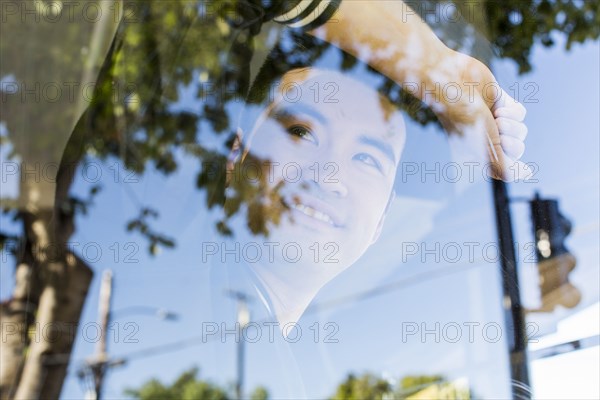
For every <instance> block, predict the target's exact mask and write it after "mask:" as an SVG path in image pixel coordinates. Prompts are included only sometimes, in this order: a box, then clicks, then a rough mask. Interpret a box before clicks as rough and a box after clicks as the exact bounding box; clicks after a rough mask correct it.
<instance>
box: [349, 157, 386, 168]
mask: <svg viewBox="0 0 600 400" xmlns="http://www.w3.org/2000/svg"><path fill="white" fill-rule="evenodd" d="M353 159H354V160H357V161H360V162H362V163H364V164H366V165H368V166H370V167H373V168H375V169H377V170H378V171H380V172H383V167H382V166H381V163H380V162H379V161H378V160H377V159H376V158H375V157H373V156H372V155H370V154H367V153H359V154H357V155H355V156H354V157H353Z"/></svg>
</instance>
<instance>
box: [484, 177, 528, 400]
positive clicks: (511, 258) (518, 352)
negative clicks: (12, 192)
mask: <svg viewBox="0 0 600 400" xmlns="http://www.w3.org/2000/svg"><path fill="white" fill-rule="evenodd" d="M492 189H493V193H494V206H495V209H496V227H497V231H498V243H499V246H500V267H501V271H502V289H503V306H504V311H505V319H506V328H507V330H508V332H509V333H510V334H509V335H507V337H508V343H509V351H510V371H511V378H512V394H513V398H514V399H530V398H531V392H530V390H529V371H528V366H527V336H526V331H525V318H524V315H523V307H522V305H521V296H520V293H519V278H518V275H517V257H516V253H515V248H514V239H513V231H512V222H511V216H510V208H509V206H510V204H509V198H508V190H507V187H506V184H505V183H504V182H502V181H499V180H495V179H493V180H492Z"/></svg>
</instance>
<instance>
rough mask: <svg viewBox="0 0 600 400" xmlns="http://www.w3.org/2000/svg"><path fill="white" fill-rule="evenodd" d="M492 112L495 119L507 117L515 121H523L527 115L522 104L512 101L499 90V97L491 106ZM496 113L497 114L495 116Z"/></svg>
mask: <svg viewBox="0 0 600 400" xmlns="http://www.w3.org/2000/svg"><path fill="white" fill-rule="evenodd" d="M492 112H493V113H494V116H495V117H507V118H511V119H514V120H517V121H523V120H524V119H525V115H526V114H527V109H526V108H525V106H523V104H521V103H519V102H518V101H517V100H515V99H513V98H512V97H511V96H510V95H509V94H508V93H506V91H505V90H504V89H500V96H498V98H497V99H496V101H495V102H494V105H493V106H492ZM496 112H498V113H499V114H498V115H497V114H496Z"/></svg>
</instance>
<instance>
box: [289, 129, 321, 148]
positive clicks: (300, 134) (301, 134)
mask: <svg viewBox="0 0 600 400" xmlns="http://www.w3.org/2000/svg"><path fill="white" fill-rule="evenodd" d="M287 131H288V133H289V134H290V135H292V136H293V137H294V138H298V139H303V140H308V141H310V142H313V143H315V144H316V143H317V139H316V138H315V136H314V135H313V134H312V132H311V131H310V129H309V128H307V127H305V126H302V125H292V126H290V127H289V128H288V129H287Z"/></svg>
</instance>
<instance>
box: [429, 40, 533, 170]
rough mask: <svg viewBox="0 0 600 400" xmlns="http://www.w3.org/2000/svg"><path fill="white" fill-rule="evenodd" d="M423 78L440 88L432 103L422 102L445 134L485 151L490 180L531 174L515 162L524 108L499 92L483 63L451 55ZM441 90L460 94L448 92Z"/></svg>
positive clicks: (521, 139)
mask: <svg viewBox="0 0 600 400" xmlns="http://www.w3.org/2000/svg"><path fill="white" fill-rule="evenodd" d="M428 75H429V79H432V78H437V79H438V81H439V80H441V82H439V83H440V88H441V90H440V91H439V92H438V93H436V96H438V97H437V98H436V99H435V100H438V102H439V103H438V104H435V101H432V99H431V98H428V99H426V102H427V103H429V104H430V105H431V107H432V108H433V110H434V111H435V112H436V114H437V116H438V118H439V119H440V121H441V122H442V125H444V128H445V129H446V130H447V132H448V133H457V134H459V135H461V136H465V139H466V140H467V141H469V142H474V143H475V144H476V145H478V147H479V148H482V147H481V145H483V146H485V148H487V153H488V158H489V161H490V163H491V167H490V168H488V169H487V171H488V173H489V175H490V177H492V178H496V179H502V180H504V181H514V180H519V179H527V178H528V177H530V176H531V173H532V171H531V169H530V168H529V167H528V166H527V165H526V164H525V163H523V162H521V161H519V159H520V158H521V156H522V155H523V153H524V151H525V143H524V140H525V137H526V136H527V127H526V126H525V124H524V123H523V120H524V118H525V114H526V109H525V107H524V106H523V105H522V104H521V103H519V102H518V101H516V100H515V99H513V98H512V97H511V96H510V95H509V94H508V93H506V91H504V90H502V89H501V88H500V86H499V85H498V83H497V82H496V79H495V77H494V75H493V74H492V72H491V71H490V70H489V68H487V66H485V64H483V63H481V62H480V61H478V60H476V59H474V58H472V57H469V56H467V55H465V54H462V53H458V52H454V51H451V52H450V53H449V54H448V55H447V58H446V59H445V60H444V61H442V62H441V63H440V65H439V66H438V67H436V68H435V72H432V73H429V74H428ZM444 87H446V88H453V87H454V88H460V90H458V89H457V90H455V91H454V92H451V91H449V90H447V89H446V90H444V89H443V88H444ZM461 92H462V93H461ZM457 93H460V96H458V95H457Z"/></svg>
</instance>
